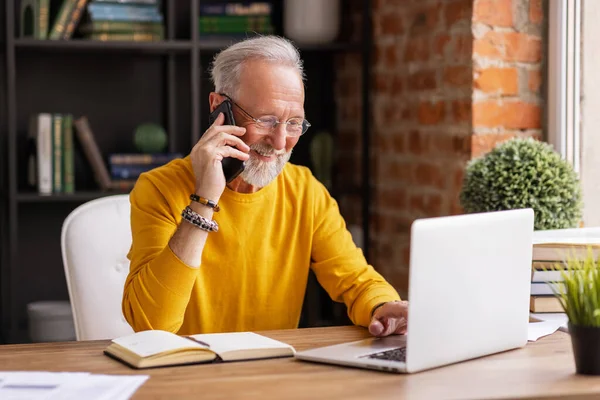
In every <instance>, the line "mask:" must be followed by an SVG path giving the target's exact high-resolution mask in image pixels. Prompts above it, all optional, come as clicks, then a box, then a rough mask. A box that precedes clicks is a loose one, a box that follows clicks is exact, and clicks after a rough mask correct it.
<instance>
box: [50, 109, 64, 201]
mask: <svg viewBox="0 0 600 400" xmlns="http://www.w3.org/2000/svg"><path fill="white" fill-rule="evenodd" d="M62 126H63V116H62V115H61V114H53V115H52V192H53V193H62V191H63V184H62V181H63V179H62V173H63V172H62V171H63V168H62V137H63V132H62Z"/></svg>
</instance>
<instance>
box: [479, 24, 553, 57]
mask: <svg viewBox="0 0 600 400" xmlns="http://www.w3.org/2000/svg"><path fill="white" fill-rule="evenodd" d="M473 52H474V53H475V54H476V55H478V56H483V57H488V58H492V59H499V60H505V61H520V62H529V63H533V62H539V61H540V60H541V58H542V41H541V39H540V38H539V37H536V36H532V35H528V34H525V33H519V32H495V31H490V32H488V33H486V34H485V36H483V37H482V38H481V39H476V40H475V42H474V44H473Z"/></svg>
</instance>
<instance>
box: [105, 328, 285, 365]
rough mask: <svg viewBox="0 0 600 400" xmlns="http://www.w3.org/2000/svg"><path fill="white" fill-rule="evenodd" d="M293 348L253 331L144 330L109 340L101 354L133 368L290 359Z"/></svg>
mask: <svg viewBox="0 0 600 400" xmlns="http://www.w3.org/2000/svg"><path fill="white" fill-rule="evenodd" d="M295 353H296V351H295V349H294V348H293V347H292V346H290V345H288V344H286V343H283V342H280V341H278V340H274V339H271V338H268V337H266V336H262V335H259V334H257V333H254V332H230V333H205V334H197V335H189V336H180V335H177V334H175V333H171V332H167V331H161V330H147V331H141V332H136V333H133V334H131V335H127V336H123V337H119V338H116V339H113V340H112V341H111V344H110V345H109V346H108V347H107V348H106V349H105V350H104V354H106V355H107V356H109V357H112V358H114V359H116V360H118V361H121V362H123V363H124V364H126V365H128V366H130V367H132V368H136V369H142V368H152V367H161V366H175V365H185V364H199V363H211V362H227V361H242V360H256V359H264V358H277V357H292V356H294V354H295Z"/></svg>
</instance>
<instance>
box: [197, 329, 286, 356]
mask: <svg viewBox="0 0 600 400" xmlns="http://www.w3.org/2000/svg"><path fill="white" fill-rule="evenodd" d="M190 337H192V338H194V339H195V340H198V341H200V342H203V343H206V344H208V345H209V346H210V349H211V350H213V351H214V352H216V353H225V352H228V351H235V350H249V349H273V348H284V349H286V348H290V347H291V346H290V345H288V344H285V343H282V342H279V341H277V340H274V339H271V338H268V337H266V336H262V335H259V334H256V333H253V332H229V333H206V334H198V335H190Z"/></svg>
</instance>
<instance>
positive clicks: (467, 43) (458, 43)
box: [450, 35, 473, 62]
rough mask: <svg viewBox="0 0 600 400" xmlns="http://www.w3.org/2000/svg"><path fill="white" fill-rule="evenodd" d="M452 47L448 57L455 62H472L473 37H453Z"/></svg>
mask: <svg viewBox="0 0 600 400" xmlns="http://www.w3.org/2000/svg"><path fill="white" fill-rule="evenodd" d="M453 42H454V43H453V46H452V47H451V50H450V57H451V59H453V60H455V61H468V62H472V61H473V36H472V35H455V36H453Z"/></svg>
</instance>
